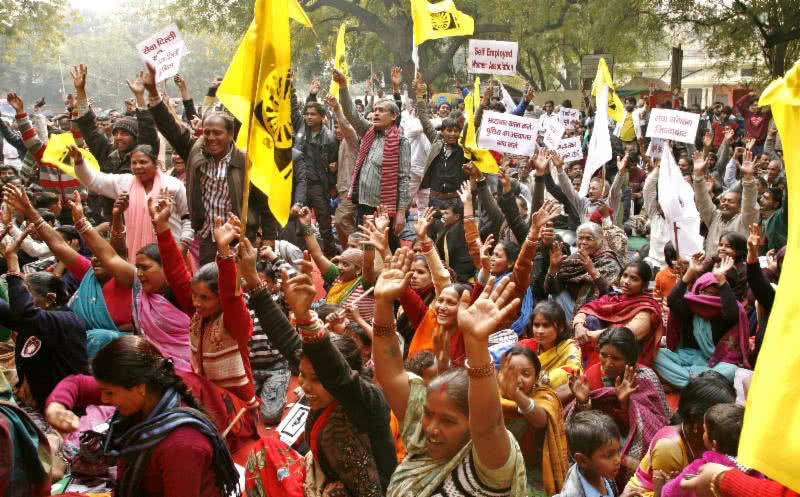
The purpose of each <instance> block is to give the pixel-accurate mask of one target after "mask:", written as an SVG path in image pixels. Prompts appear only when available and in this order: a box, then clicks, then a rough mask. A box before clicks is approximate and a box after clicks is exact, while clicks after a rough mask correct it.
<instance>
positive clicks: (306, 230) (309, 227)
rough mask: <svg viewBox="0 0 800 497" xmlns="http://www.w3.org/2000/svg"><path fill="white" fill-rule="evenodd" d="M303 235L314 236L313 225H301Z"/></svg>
mask: <svg viewBox="0 0 800 497" xmlns="http://www.w3.org/2000/svg"><path fill="white" fill-rule="evenodd" d="M302 230H303V236H314V226H312V225H310V224H303V225H302Z"/></svg>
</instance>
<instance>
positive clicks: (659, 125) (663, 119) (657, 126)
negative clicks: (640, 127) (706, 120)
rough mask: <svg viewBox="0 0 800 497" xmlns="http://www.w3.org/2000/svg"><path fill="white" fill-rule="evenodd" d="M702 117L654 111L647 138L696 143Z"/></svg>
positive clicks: (649, 122)
mask: <svg viewBox="0 0 800 497" xmlns="http://www.w3.org/2000/svg"><path fill="white" fill-rule="evenodd" d="M699 124H700V115H699V114H692V113H691V112H682V111H679V110H670V109H653V110H652V111H651V112H650V120H649V121H648V123H647V137H648V138H661V139H664V140H672V141H677V142H682V143H694V140H695V137H696V136H697V126H698V125H699Z"/></svg>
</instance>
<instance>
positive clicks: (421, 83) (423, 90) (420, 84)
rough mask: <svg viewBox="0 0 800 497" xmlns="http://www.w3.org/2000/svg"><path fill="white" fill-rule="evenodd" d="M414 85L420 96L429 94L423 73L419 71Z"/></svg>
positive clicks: (415, 91)
mask: <svg viewBox="0 0 800 497" xmlns="http://www.w3.org/2000/svg"><path fill="white" fill-rule="evenodd" d="M412 86H413V87H414V93H416V95H417V96H418V97H424V96H425V95H427V94H428V85H427V84H425V80H424V79H422V73H420V72H418V73H417V76H416V78H414V82H413V83H412Z"/></svg>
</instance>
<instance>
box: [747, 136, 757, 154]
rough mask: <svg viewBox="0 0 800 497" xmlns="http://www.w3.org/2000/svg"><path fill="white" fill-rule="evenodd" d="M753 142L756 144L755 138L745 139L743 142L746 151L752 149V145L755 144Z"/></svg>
mask: <svg viewBox="0 0 800 497" xmlns="http://www.w3.org/2000/svg"><path fill="white" fill-rule="evenodd" d="M755 144H756V139H755V138H752V137H751V138H750V139H748V140H747V142H745V144H744V148H745V149H747V150H748V151H750V150H753V146H755Z"/></svg>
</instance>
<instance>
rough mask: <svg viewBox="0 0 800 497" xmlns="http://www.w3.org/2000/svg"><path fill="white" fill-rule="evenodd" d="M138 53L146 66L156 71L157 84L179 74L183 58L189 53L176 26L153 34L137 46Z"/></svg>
mask: <svg viewBox="0 0 800 497" xmlns="http://www.w3.org/2000/svg"><path fill="white" fill-rule="evenodd" d="M136 53H137V55H138V56H139V58H140V59H141V60H142V62H144V63H145V64H149V65H152V66H153V67H155V69H156V82H157V83H159V82H161V81H164V80H165V79H167V78H171V77H173V76H175V75H176V74H178V72H179V71H180V67H181V58H183V56H184V55H186V54H187V53H188V52H187V50H186V45H185V44H184V42H183V38H181V32H180V30H178V27H177V26H176V25H175V24H170V25H169V26H167V27H166V28H164V29H162V30H160V31H158V32H157V33H155V34H153V35H152V36H150V37H149V38H147V39H146V40H144V41H142V42H141V43H139V44H137V45H136Z"/></svg>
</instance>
